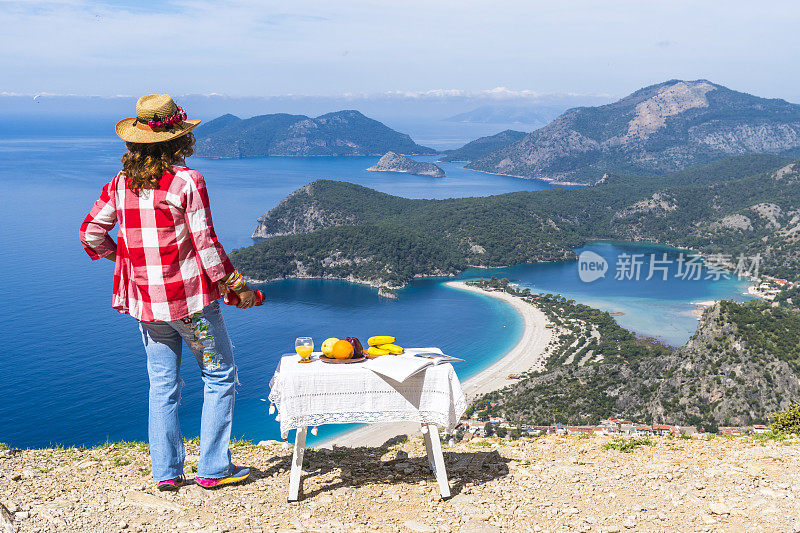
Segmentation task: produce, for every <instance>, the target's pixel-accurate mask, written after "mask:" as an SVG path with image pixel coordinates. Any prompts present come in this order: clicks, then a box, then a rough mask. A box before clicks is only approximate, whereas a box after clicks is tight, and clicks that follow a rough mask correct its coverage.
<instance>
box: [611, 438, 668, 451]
mask: <svg viewBox="0 0 800 533" xmlns="http://www.w3.org/2000/svg"><path fill="white" fill-rule="evenodd" d="M655 445H656V443H655V442H653V441H652V440H650V437H643V438H633V439H623V438H617V439H613V440H612V441H611V442H607V443H605V444H603V449H604V450H617V451H620V452H625V453H630V452H632V451H633V450H635V449H636V448H639V447H640V446H655Z"/></svg>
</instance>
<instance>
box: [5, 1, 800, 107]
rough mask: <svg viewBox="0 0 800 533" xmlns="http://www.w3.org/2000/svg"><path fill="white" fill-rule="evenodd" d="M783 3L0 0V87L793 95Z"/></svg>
mask: <svg viewBox="0 0 800 533" xmlns="http://www.w3.org/2000/svg"><path fill="white" fill-rule="evenodd" d="M799 17H800V4H798V3H796V2H792V1H762V2H758V3H755V2H752V1H747V2H744V1H731V0H726V1H724V2H723V1H714V2H710V1H708V2H707V1H683V0H670V1H668V2H655V1H653V2H651V1H644V0H606V1H560V2H555V1H548V2H538V1H526V2H523V1H505V0H491V1H469V0H461V1H458V2H455V1H449V0H441V1H436V0H427V1H418V0H404V1H402V2H396V1H393V0H381V1H324V2H319V1H307V0H293V1H290V2H289V1H272V2H257V1H248V0H240V1H233V0H231V1H228V0H217V1H205V0H180V1H171V2H155V1H139V2H126V1H122V0H113V1H112V0H109V1H105V2H87V1H82V0H51V1H44V2H39V1H36V0H27V1H24V2H19V1H7V0H0V49H2V50H3V53H2V54H0V72H1V73H2V75H1V76H0V93H1V92H7V93H24V94H33V93H39V92H51V93H59V94H82V95H90V94H96V95H106V96H110V95H116V94H129V95H131V94H132V95H136V94H141V93H146V92H154V91H158V92H163V91H167V92H172V93H176V94H186V93H203V94H205V93H224V94H229V95H236V96H267V95H285V94H303V95H339V94H343V93H367V94H372V93H385V92H387V91H399V92H403V93H411V94H415V93H417V92H424V91H430V90H453V91H464V92H470V91H483V90H487V89H491V88H494V87H498V86H502V87H506V88H508V89H509V90H510V91H530V92H531V94H536V93H579V94H608V95H614V96H623V95H625V94H628V93H630V92H632V91H633V90H635V89H637V88H639V87H642V86H645V85H649V84H652V83H656V82H660V81H664V80H666V79H670V78H682V79H697V78H707V79H709V80H711V81H714V82H717V83H722V84H723V85H727V86H729V87H731V88H733V89H737V90H742V91H746V92H751V93H754V94H757V95H759V96H768V97H780V98H785V99H788V100H791V101H795V102H800V71H798V69H797V68H796V66H797V64H798V59H799V58H798V55H800V32H798V31H797V24H796V21H797V20H798V19H799Z"/></svg>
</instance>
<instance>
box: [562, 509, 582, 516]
mask: <svg viewBox="0 0 800 533" xmlns="http://www.w3.org/2000/svg"><path fill="white" fill-rule="evenodd" d="M563 512H564V514H565V515H567V516H572V515H574V514H578V513H580V511H579V510H578V508H577V507H570V508H568V509H564V511H563Z"/></svg>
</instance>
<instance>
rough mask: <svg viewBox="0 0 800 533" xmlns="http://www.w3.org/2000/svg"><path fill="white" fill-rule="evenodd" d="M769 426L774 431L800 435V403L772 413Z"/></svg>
mask: <svg viewBox="0 0 800 533" xmlns="http://www.w3.org/2000/svg"><path fill="white" fill-rule="evenodd" d="M769 426H770V428H771V429H772V432H773V433H794V434H796V435H800V404H796V403H794V404H792V405H790V406H789V407H788V408H786V409H785V410H783V411H781V412H780V413H776V414H774V415H772V416H771V417H770V419H769Z"/></svg>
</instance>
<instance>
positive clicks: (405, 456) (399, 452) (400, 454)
mask: <svg viewBox="0 0 800 533" xmlns="http://www.w3.org/2000/svg"><path fill="white" fill-rule="evenodd" d="M406 459H408V452H404V451H403V450H397V460H399V461H405V460H406Z"/></svg>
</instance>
